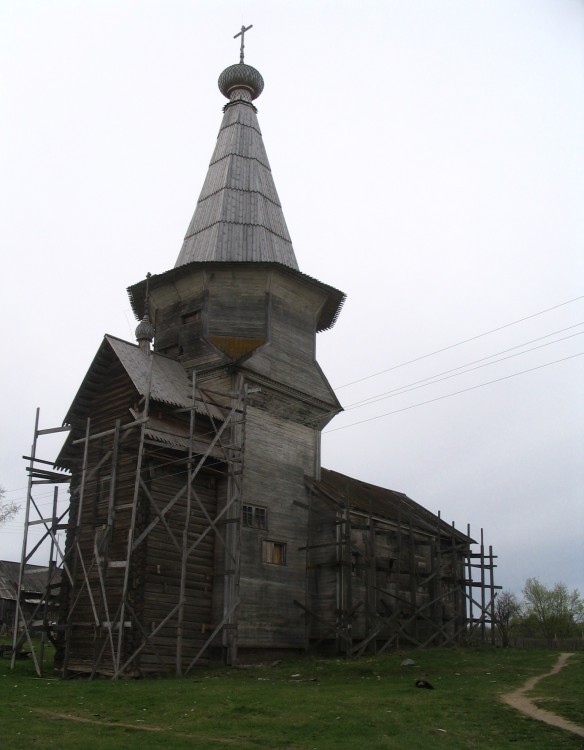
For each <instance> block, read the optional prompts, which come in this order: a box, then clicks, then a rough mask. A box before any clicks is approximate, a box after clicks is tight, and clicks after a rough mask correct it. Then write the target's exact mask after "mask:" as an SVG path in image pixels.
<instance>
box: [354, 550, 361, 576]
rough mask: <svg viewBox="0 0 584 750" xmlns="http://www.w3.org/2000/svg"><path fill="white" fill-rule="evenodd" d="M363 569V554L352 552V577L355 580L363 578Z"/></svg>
mask: <svg viewBox="0 0 584 750" xmlns="http://www.w3.org/2000/svg"><path fill="white" fill-rule="evenodd" d="M363 568H364V565H363V560H362V557H361V553H360V552H357V551H356V550H351V575H352V576H353V578H363Z"/></svg>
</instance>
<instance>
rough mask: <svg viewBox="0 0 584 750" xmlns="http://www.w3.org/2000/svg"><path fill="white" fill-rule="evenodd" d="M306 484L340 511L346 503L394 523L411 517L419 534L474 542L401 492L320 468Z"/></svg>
mask: <svg viewBox="0 0 584 750" xmlns="http://www.w3.org/2000/svg"><path fill="white" fill-rule="evenodd" d="M305 481H306V483H307V485H308V486H309V487H311V488H312V489H314V490H315V491H316V492H317V493H319V494H320V495H321V496H322V497H324V498H325V499H326V500H328V501H329V502H332V503H334V504H335V505H338V506H339V508H341V509H342V508H345V507H346V505H347V501H348V502H349V507H350V508H351V510H353V511H363V512H365V513H373V514H374V515H376V516H381V517H382V518H387V519H390V520H393V521H398V520H400V519H401V521H403V522H406V521H407V520H408V519H409V518H411V519H412V521H413V523H414V525H415V527H416V528H417V529H419V530H421V531H424V532H427V533H430V534H436V532H437V531H438V530H440V531H442V532H443V533H444V534H446V535H448V536H452V535H453V534H454V536H455V537H456V538H457V539H459V540H460V541H463V542H465V543H471V542H472V541H473V540H472V539H470V537H469V536H468V535H467V534H463V533H462V532H460V531H457V530H456V529H454V528H453V527H452V526H450V524H447V523H446V522H445V521H443V520H442V519H441V518H440V517H439V516H437V515H435V514H434V513H431V512H430V511H429V510H426V508H424V507H423V506H421V505H420V504H419V503H417V502H416V501H415V500H412V499H411V498H410V497H408V496H407V495H405V494H404V493H403V492H396V491H395V490H388V489H386V488H385V487H378V486H377V485H374V484H369V483H368V482H362V481H361V480H359V479H354V478H353V477H348V476H346V475H345V474H340V473H339V472H338V471H331V470H330V469H324V468H323V469H321V479H320V481H317V480H316V479H312V478H310V477H306V480H305Z"/></svg>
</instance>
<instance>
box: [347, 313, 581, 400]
mask: <svg viewBox="0 0 584 750" xmlns="http://www.w3.org/2000/svg"><path fill="white" fill-rule="evenodd" d="M578 325H582V324H581V323H579V324H578ZM583 334H584V331H580V332H578V333H572V334H570V336H564V337H563V338H561V339H556V340H555V341H548V342H547V343H546V344H540V345H539V346H533V347H531V349H525V350H524V351H522V352H516V353H515V354H510V355H509V356H508V357H500V358H499V359H494V360H493V361H492V362H484V360H485V359H491V358H492V357H496V356H497V355H496V354H492V355H490V356H489V357H483V358H482V359H477V360H475V362H483V364H480V365H478V366H477V367H470V365H472V364H475V362H469V363H468V364H466V365H461V366H460V367H455V368H453V369H452V370H445V371H444V372H442V373H438V374H437V375H431V376H430V377H428V378H424V379H422V380H417V381H415V382H414V383H410V384H408V385H402V386H400V387H399V388H394V389H393V390H391V391H386V392H385V393H380V394H378V395H377V396H370V397H369V398H366V399H363V400H362V401H357V402H356V403H354V404H349V406H346V407H345V411H352V410H354V409H360V408H361V407H363V406H369V405H370V404H376V403H377V402H379V401H384V400H385V399H388V398H395V397H396V396H401V395H403V394H404V393H410V392H411V391H417V390H419V389H420V388H427V387H428V386H430V385H434V384H435V383H442V382H444V381H445V380H450V379H452V378H457V377H459V376H460V375H466V374H468V373H469V372H475V371H476V370H481V369H483V367H490V366H491V365H496V364H499V362H505V361H507V360H508V359H514V358H515V357H521V356H522V355H524V354H529V353H530V352H535V351H537V350H538V349H543V348H544V347H546V346H552V345H553V344H559V343H561V342H562V341H567V340H568V339H571V338H574V337H575V336H582V335H583ZM549 335H553V334H549ZM542 338H547V337H546V336H542ZM534 341H541V339H534ZM523 346H526V344H519V346H515V347H512V348H511V349H507V350H505V351H512V350H513V349H519V348H521V347H523ZM501 353H503V352H501ZM465 367H466V368H467V369H463V368H465ZM456 370H460V372H456ZM442 375H444V376H445V377H441V376H442Z"/></svg>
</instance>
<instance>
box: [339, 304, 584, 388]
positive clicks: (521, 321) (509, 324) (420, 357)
mask: <svg viewBox="0 0 584 750" xmlns="http://www.w3.org/2000/svg"><path fill="white" fill-rule="evenodd" d="M581 299H584V294H583V295H580V297H574V299H569V300H567V301H566V302H560V304H559V305H554V306H553V307H548V308H546V309H545V310H540V311H539V312H536V313H532V314H531V315H527V316H526V317H524V318H519V320H514V321H512V322H511V323H505V325H502V326H499V327H498V328H492V329H491V330H490V331H485V332H484V333H479V334H477V335H476V336H471V337H470V338H469V339H464V340H463V341H457V342H456V344H450V345H449V346H444V347H442V349H436V351H433V352H429V353H428V354H422V355H421V356H419V357H415V358H414V359H410V360H408V361H407V362H401V363H400V364H399V365H393V366H392V367H387V368H386V369H385V370H379V372H374V373H373V374H371V375H365V376H364V377H362V378H357V380H351V382H349V383H345V384H344V385H339V386H336V387H335V390H336V391H340V390H341V388H348V386H350V385H355V383H361V382H363V381H364V380H370V379H371V378H376V377H377V376H378V375H383V374H384V373H386V372H391V371H392V370H397V369H399V368H400V367H406V366H407V365H411V364H414V362H419V361H420V360H422V359H427V358H428V357H433V356H434V355H435V354H441V353H442V352H446V351H448V350H449V349H455V348H456V347H457V346H462V345H463V344H468V343H469V342H470V341H476V340H477V339H480V338H483V337H484V336H490V335H491V334H492V333H497V331H503V330H504V329H505V328H510V327H511V326H514V325H517V324H518V323H524V322H525V321H526V320H531V318H536V317H537V316H538V315H544V314H545V313H548V312H551V311H552V310H557V309H558V308H559V307H565V305H571V304H572V303H573V302H578V301H579V300H581Z"/></svg>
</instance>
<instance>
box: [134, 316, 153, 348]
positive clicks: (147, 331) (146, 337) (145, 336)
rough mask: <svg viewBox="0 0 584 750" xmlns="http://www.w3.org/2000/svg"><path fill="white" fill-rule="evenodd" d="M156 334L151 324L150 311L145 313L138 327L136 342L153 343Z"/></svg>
mask: <svg viewBox="0 0 584 750" xmlns="http://www.w3.org/2000/svg"><path fill="white" fill-rule="evenodd" d="M155 333H156V329H155V328H154V326H153V325H152V323H151V322H150V315H149V314H148V311H146V312H145V313H144V317H143V318H142V320H141V321H140V322H139V323H138V325H137V326H136V341H137V342H138V343H140V342H141V341H147V342H148V343H151V341H152V339H153V338H154V335H155Z"/></svg>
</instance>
